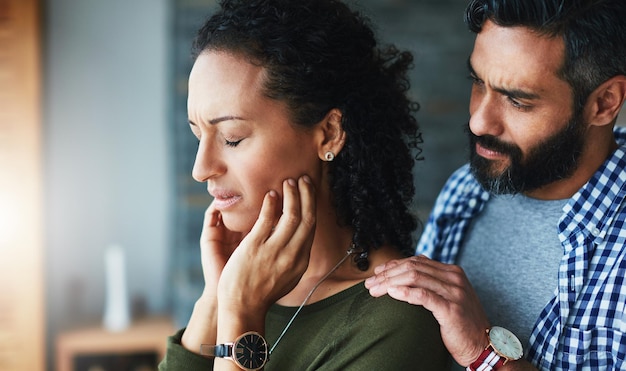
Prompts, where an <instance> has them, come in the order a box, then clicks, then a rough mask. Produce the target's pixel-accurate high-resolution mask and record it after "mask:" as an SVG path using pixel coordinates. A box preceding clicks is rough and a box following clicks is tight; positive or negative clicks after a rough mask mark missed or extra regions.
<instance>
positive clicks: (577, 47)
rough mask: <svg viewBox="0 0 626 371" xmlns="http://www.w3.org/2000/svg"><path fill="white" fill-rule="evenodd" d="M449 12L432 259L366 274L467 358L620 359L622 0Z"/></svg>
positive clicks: (558, 365)
mask: <svg viewBox="0 0 626 371" xmlns="http://www.w3.org/2000/svg"><path fill="white" fill-rule="evenodd" d="M465 18H466V23H467V24H468V26H469V28H470V29H471V30H472V31H473V32H475V33H476V40H475V44H474V49H473V51H472V54H471V56H470V58H469V60H468V67H469V71H470V75H471V77H472V79H473V86H472V91H471V100H470V110H469V111H470V121H469V130H468V132H469V137H470V150H471V155H470V163H469V165H466V166H464V167H462V168H461V169H459V170H457V172H455V173H454V174H453V175H452V176H451V178H450V179H449V180H448V182H447V184H446V185H445V186H444V188H443V190H442V192H441V194H440V195H439V197H438V199H437V202H436V205H435V207H434V209H433V212H432V215H431V216H430V218H429V221H428V224H427V226H426V227H425V229H424V233H423V234H422V237H421V239H420V242H419V244H418V249H417V253H418V254H425V255H428V256H430V258H432V260H431V259H429V258H426V257H425V256H422V255H418V256H415V257H412V258H409V259H405V260H402V261H394V262H391V263H388V264H386V265H384V266H381V267H377V269H376V274H377V275H376V276H375V277H372V278H370V279H368V280H367V281H366V285H367V287H368V288H369V289H370V293H371V294H372V295H373V296H381V295H384V294H389V295H390V296H392V297H394V298H396V299H399V300H404V301H408V302H410V303H413V304H418V305H423V306H425V307H426V308H428V309H429V310H431V311H432V312H433V314H434V316H435V317H436V318H437V320H438V321H439V324H440V327H441V332H442V337H443V340H444V342H445V344H446V347H447V348H448V350H449V351H450V354H451V355H452V356H453V357H454V359H455V360H456V361H457V362H458V363H459V364H460V365H462V366H464V367H468V369H469V370H492V369H500V370H533V369H541V370H572V369H581V368H582V369H591V370H609V369H624V368H626V363H624V360H625V359H626V314H625V303H626V282H625V281H624V276H625V275H626V248H625V247H624V245H625V241H626V228H624V223H626V200H625V197H626V171H625V168H626V145H624V143H626V133H625V132H624V130H623V129H619V128H614V126H615V123H616V119H617V116H618V113H619V111H620V109H621V108H622V105H623V103H624V100H625V97H626V76H625V75H626V1H624V0H473V1H471V3H470V4H469V5H468V8H467V10H466V15H465ZM454 264H456V265H454ZM470 282H471V284H470ZM495 325H497V326H499V327H493V326H495ZM500 326H501V327H505V328H507V329H509V330H511V331H512V332H513V333H514V334H517V337H518V338H520V339H521V345H523V348H524V350H523V354H524V356H522V351H521V349H520V348H521V347H520V346H519V345H518V344H516V340H514V339H513V337H514V336H513V335H511V334H510V332H507V331H506V330H503V329H502V328H500ZM487 329H490V330H487ZM486 330H487V331H486ZM486 334H488V335H486ZM498 336H504V337H505V338H504V340H503V341H502V339H500V341H499V340H498ZM496 350H497V352H496ZM520 357H521V358H520ZM518 358H519V359H518Z"/></svg>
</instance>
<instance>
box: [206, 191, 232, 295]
mask: <svg viewBox="0 0 626 371" xmlns="http://www.w3.org/2000/svg"><path fill="white" fill-rule="evenodd" d="M242 238H243V235H242V233H238V232H232V231H230V230H228V229H227V228H226V226H225V225H224V223H223V222H222V216H221V214H220V212H219V211H218V210H216V209H215V208H214V206H213V203H211V205H210V206H209V207H208V208H207V210H206V212H205V213H204V223H203V226H202V234H201V236H200V251H201V261H202V271H203V274H204V283H205V288H204V294H203V295H205V296H210V297H216V296H217V283H218V282H219V278H220V276H221V274H222V270H223V269H224V266H225V265H226V262H227V261H228V259H230V256H231V255H232V253H233V251H234V250H235V249H236V248H237V246H238V245H239V244H240V243H241V240H242Z"/></svg>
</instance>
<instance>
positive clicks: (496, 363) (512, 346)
mask: <svg viewBox="0 0 626 371" xmlns="http://www.w3.org/2000/svg"><path fill="white" fill-rule="evenodd" d="M487 337H488V338H489V345H487V347H486V348H485V350H484V351H483V352H482V353H481V354H480V356H479V357H478V359H477V360H475V361H474V362H473V363H472V364H471V365H469V366H468V367H467V371H491V370H497V369H499V368H500V367H502V366H504V364H506V363H507V362H509V361H517V360H518V359H520V358H522V356H523V355H524V350H523V348H522V343H521V342H520V341H519V339H518V338H517V336H515V334H513V333H512V332H511V331H509V330H507V329H505V328H503V327H499V326H493V327H492V328H490V329H487Z"/></svg>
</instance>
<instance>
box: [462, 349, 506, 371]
mask: <svg viewBox="0 0 626 371" xmlns="http://www.w3.org/2000/svg"><path fill="white" fill-rule="evenodd" d="M504 361H505V359H504V358H502V357H500V356H499V355H498V353H496V352H495V351H494V350H493V348H492V347H491V345H489V346H488V347H487V348H486V349H485V350H483V352H482V353H481V354H480V356H479V357H478V359H477V360H475V361H474V362H473V363H472V364H471V365H469V366H467V371H492V370H497V369H499V368H500V367H502V366H503V365H504Z"/></svg>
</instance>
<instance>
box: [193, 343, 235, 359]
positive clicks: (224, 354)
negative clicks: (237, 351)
mask: <svg viewBox="0 0 626 371" xmlns="http://www.w3.org/2000/svg"><path fill="white" fill-rule="evenodd" d="M232 354H233V343H226V344H218V345H208V344H202V345H200V355H201V356H205V357H217V358H229V357H231V356H232Z"/></svg>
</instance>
